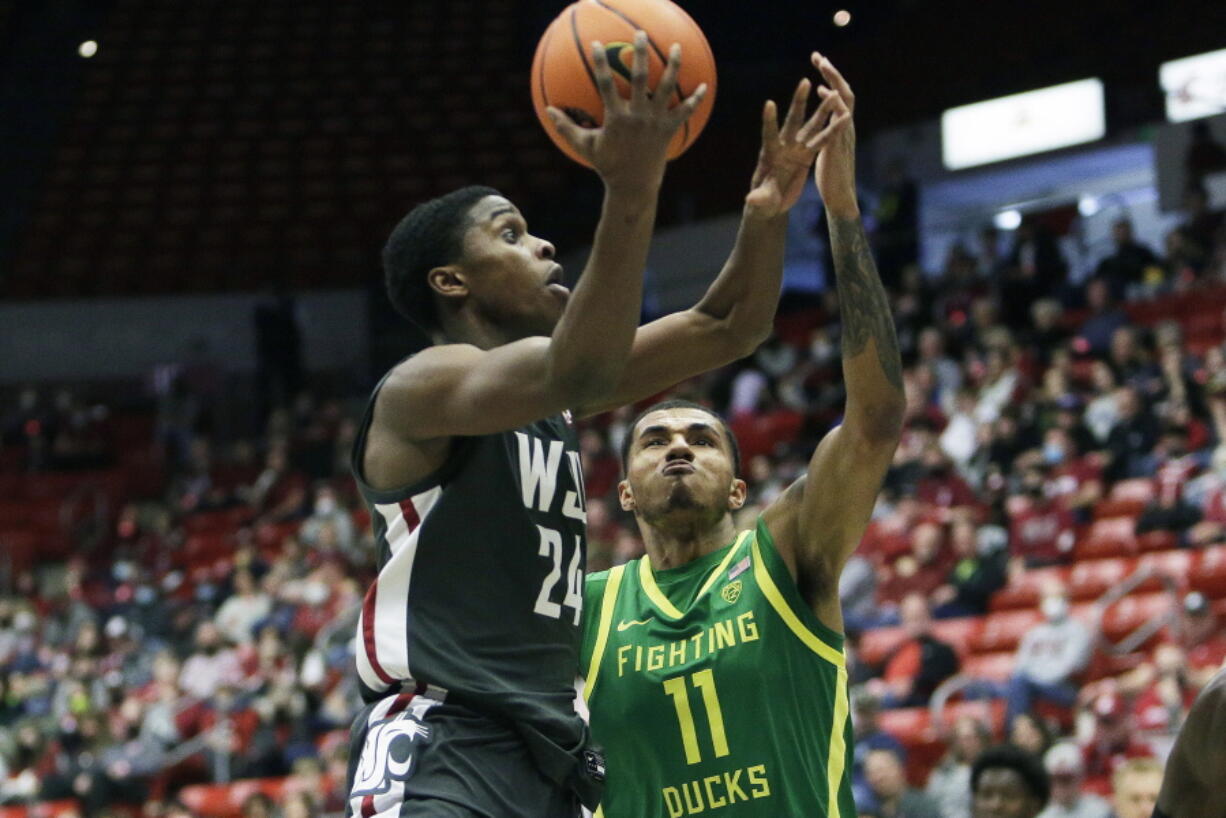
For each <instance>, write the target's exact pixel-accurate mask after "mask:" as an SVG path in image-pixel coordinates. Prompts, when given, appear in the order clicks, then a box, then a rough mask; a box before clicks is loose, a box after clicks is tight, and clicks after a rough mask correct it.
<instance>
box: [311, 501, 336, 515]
mask: <svg viewBox="0 0 1226 818" xmlns="http://www.w3.org/2000/svg"><path fill="white" fill-rule="evenodd" d="M334 511H336V500H333V499H332V498H331V497H320V498H319V499H318V500H316V501H315V513H316V514H318V515H319V516H321V517H326V516H327V515H329V514H331V513H332V512H334Z"/></svg>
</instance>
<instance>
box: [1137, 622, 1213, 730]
mask: <svg viewBox="0 0 1226 818" xmlns="http://www.w3.org/2000/svg"><path fill="white" fill-rule="evenodd" d="M1154 668H1155V671H1156V674H1155V677H1154V679H1153V681H1152V682H1150V684H1149V686H1148V687H1146V688H1145V690H1143V691H1141V695H1139V696H1137V698H1136V700H1135V701H1133V703H1132V717H1133V724H1135V725H1136V727H1137V729H1138V730H1144V731H1146V732H1150V733H1167V734H1170V735H1174V734H1175V733H1176V731H1178V730H1179V727H1180V725H1182V724H1183V721H1184V718H1185V717H1186V716H1187V714H1188V711H1189V710H1190V709H1191V708H1192V703H1193V702H1194V701H1196V692H1197V687H1196V686H1195V685H1194V684H1193V683H1192V679H1191V677H1190V675H1189V673H1188V661H1187V656H1185V655H1184V652H1183V650H1182V649H1181V648H1180V647H1179V646H1178V645H1172V644H1165V645H1159V646H1158V648H1157V649H1156V650H1155V651H1154Z"/></svg>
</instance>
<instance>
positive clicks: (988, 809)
mask: <svg viewBox="0 0 1226 818" xmlns="http://www.w3.org/2000/svg"><path fill="white" fill-rule="evenodd" d="M1041 809H1042V805H1041V804H1039V802H1038V799H1037V798H1035V797H1034V796H1033V795H1031V794H1030V790H1028V789H1027V788H1026V783H1025V782H1024V781H1023V780H1022V777H1021V776H1020V775H1018V773H1017V771H1016V770H1011V769H1009V768H1007V767H996V768H994V769H987V770H984V771H983V774H982V775H980V776H979V786H978V787H977V788H976V789H975V792H974V794H973V795H972V796H971V814H972V816H973V818H1034V817H1035V816H1036V815H1038V814H1039V811H1040V810H1041Z"/></svg>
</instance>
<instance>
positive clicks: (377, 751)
mask: <svg viewBox="0 0 1226 818" xmlns="http://www.w3.org/2000/svg"><path fill="white" fill-rule="evenodd" d="M430 692H431V691H429V690H427V692H426V693H424V694H416V695H415V694H413V693H400V694H394V695H391V696H388V697H387V698H384V699H380V700H379V701H377V702H375V703H374V704H371V705H368V706H366V707H365V708H363V710H362V712H360V713H359V714H358V717H357V719H356V720H355V721H354V724H353V729H352V731H351V734H350V742H349V799H348V803H347V807H346V811H345V815H346V818H402V817H403V818H577V816H578V815H579V810H580V807H579V802H578V799H577V798H576V796H575V795H574V793H573V792H571V791H570V790H568V789H563V788H561V787H559V786H557V785H556V784H554V783H553V782H551V781H549V780H548V779H546V778H545V776H544V775H542V774H541V773H540V771H539V770H538V769H537V766H536V764H535V763H534V761H533V759H532V757H531V756H530V755H529V752H528V749H527V747H526V746H525V744H524V742H523V740H522V739H521V738H520V736H519V735H518V734H517V733H515V732H514V731H513V730H512V729H511V727H510V726H508V725H504V724H500V723H498V722H496V721H493V720H491V719H489V718H488V717H486V716H482V715H480V714H478V713H476V712H474V711H473V710H471V709H468V708H465V707H462V706H460V705H458V704H454V703H447V702H444V701H441V700H440V699H441V698H442V697H441V696H440V697H438V698H432V697H431V696H430Z"/></svg>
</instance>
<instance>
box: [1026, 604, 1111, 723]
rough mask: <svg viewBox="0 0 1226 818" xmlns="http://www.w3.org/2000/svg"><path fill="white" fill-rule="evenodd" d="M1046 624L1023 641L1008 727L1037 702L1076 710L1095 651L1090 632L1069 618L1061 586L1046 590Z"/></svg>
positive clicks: (1043, 605) (1042, 608)
mask: <svg viewBox="0 0 1226 818" xmlns="http://www.w3.org/2000/svg"><path fill="white" fill-rule="evenodd" d="M1040 609H1041V610H1042V612H1043V620H1044V621H1043V623H1042V624H1040V625H1037V626H1035V627H1034V628H1032V629H1031V630H1030V631H1028V632H1027V633H1026V635H1025V636H1023V637H1022V642H1021V644H1020V645H1018V648H1017V657H1016V659H1015V661H1014V672H1013V676H1012V678H1010V679H1009V684H1008V689H1007V692H1006V699H1007V706H1006V709H1005V723H1006V724H1010V723H1012V721H1013V719H1014V718H1016V717H1017V716H1018V715H1019V714H1020V713H1026V712H1029V711H1030V708H1031V705H1032V703H1033V702H1034V701H1035V700H1041V701H1049V702H1052V703H1054V704H1056V705H1059V706H1060V707H1072V706H1073V704H1074V703H1075V702H1076V701H1077V685H1076V677H1077V676H1078V674H1080V673H1081V672H1082V671H1083V670H1085V667H1086V665H1087V664H1088V663H1089V661H1090V655H1091V653H1092V651H1093V649H1094V643H1093V636H1092V635H1091V633H1090V630H1089V628H1087V627H1086V626H1085V625H1083V624H1082V623H1081V622H1079V621H1078V620H1076V619H1074V618H1072V617H1071V616H1069V603H1068V592H1067V591H1066V589H1065V588H1064V586H1063V585H1062V584H1061V583H1059V582H1051V583H1048V584H1047V585H1045V586H1044V588H1043V592H1042V597H1041V601H1040Z"/></svg>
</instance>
